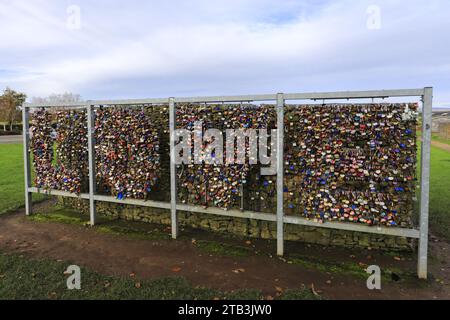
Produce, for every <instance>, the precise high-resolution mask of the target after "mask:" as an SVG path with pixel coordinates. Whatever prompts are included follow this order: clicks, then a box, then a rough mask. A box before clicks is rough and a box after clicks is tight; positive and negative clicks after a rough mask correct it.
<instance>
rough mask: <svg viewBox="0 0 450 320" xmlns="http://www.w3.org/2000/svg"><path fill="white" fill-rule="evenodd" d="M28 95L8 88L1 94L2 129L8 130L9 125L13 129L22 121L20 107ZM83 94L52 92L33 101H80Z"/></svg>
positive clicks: (43, 102)
mask: <svg viewBox="0 0 450 320" xmlns="http://www.w3.org/2000/svg"><path fill="white" fill-rule="evenodd" d="M26 99H27V95H26V94H25V93H21V92H17V91H14V90H12V89H10V88H6V89H5V90H4V92H3V94H2V95H0V130H1V129H3V131H6V129H7V127H9V130H10V131H13V126H14V125H15V124H19V123H21V122H22V111H21V110H20V109H19V107H20V106H21V105H23V104H24V103H25V101H26ZM79 101H81V96H80V95H79V94H73V93H70V92H66V93H63V94H51V95H49V96H48V97H45V98H42V97H33V98H31V103H40V104H45V103H58V102H61V103H62V102H79Z"/></svg>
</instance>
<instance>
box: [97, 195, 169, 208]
mask: <svg viewBox="0 0 450 320" xmlns="http://www.w3.org/2000/svg"><path fill="white" fill-rule="evenodd" d="M94 200H95V201H101V202H111V203H120V204H128V205H133V206H142V207H150V208H160V209H170V203H168V202H167V203H166V202H159V201H150V200H148V201H147V200H139V199H129V198H128V199H123V200H119V199H117V198H115V197H111V196H100V195H95V196H94Z"/></svg>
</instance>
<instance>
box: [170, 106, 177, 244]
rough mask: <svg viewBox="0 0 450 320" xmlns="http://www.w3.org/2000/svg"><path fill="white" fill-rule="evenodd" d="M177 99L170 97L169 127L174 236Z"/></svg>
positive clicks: (175, 236)
mask: <svg viewBox="0 0 450 320" xmlns="http://www.w3.org/2000/svg"><path fill="white" fill-rule="evenodd" d="M176 116H177V115H176V109H175V99H174V98H170V99H169V128H170V213H171V221H172V238H173V239H176V238H177V237H178V217H177V175H176V170H177V169H176V162H175V129H176Z"/></svg>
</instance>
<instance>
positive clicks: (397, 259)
mask: <svg viewBox="0 0 450 320" xmlns="http://www.w3.org/2000/svg"><path fill="white" fill-rule="evenodd" d="M394 260H395V261H402V258H400V257H394Z"/></svg>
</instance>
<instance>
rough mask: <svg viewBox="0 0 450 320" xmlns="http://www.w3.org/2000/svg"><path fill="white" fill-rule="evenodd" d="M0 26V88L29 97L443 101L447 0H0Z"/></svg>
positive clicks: (448, 86)
mask: <svg viewBox="0 0 450 320" xmlns="http://www.w3.org/2000/svg"><path fill="white" fill-rule="evenodd" d="M73 5H75V6H76V7H75V8H79V9H80V15H79V17H80V19H79V21H80V24H79V28H78V25H75V28H73V27H72V28H70V27H69V26H70V25H71V26H74V25H73V24H70V23H69V26H68V21H69V22H73V21H78V20H77V19H76V18H77V15H76V12H74V11H73V10H69V11H68V8H71V6H73ZM374 8H375V9H376V10H378V11H373V9H374ZM374 12H375V13H374ZM378 12H379V15H378ZM74 17H75V20H74ZM374 23H375V24H374ZM373 26H376V27H375V28H374V27H373ZM378 26H379V28H378ZM0 30H1V32H0V89H3V88H4V87H6V86H10V87H12V88H13V89H16V90H21V91H24V92H26V93H27V94H28V96H29V97H33V96H46V95H49V94H52V93H63V92H67V91H68V92H73V93H78V94H81V96H82V97H83V98H85V99H103V98H108V99H115V98H143V97H167V96H186V95H188V96H190V95H216V94H250V93H272V92H305V91H334V90H366V89H395V88H415V87H424V86H433V87H435V105H436V106H450V41H449V39H450V36H449V35H450V1H447V0H430V1H419V0H411V1H406V0H404V1H400V0H384V1H381V0H380V1H376V0H372V1H364V0H362V1H350V0H335V1H326V0H321V1H310V0H306V1H292V0H286V1H283V0H242V1H235V0H228V1H212V0H211V1H206V0H193V1H138V0H128V1H111V0H108V1H106V0H100V1H95V2H94V1H86V0H79V1H77V0H71V1H53V0H34V1H33V0H28V1H24V0H0Z"/></svg>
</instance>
